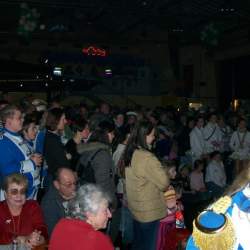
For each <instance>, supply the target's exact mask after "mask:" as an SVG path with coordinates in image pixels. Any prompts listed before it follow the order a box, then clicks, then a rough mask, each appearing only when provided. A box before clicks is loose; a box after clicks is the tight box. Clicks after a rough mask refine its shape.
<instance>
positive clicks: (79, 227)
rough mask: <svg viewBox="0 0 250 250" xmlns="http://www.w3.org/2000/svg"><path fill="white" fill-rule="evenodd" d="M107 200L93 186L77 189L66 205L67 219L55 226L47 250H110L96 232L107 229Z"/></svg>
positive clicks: (105, 196) (107, 241) (108, 241)
mask: <svg viewBox="0 0 250 250" xmlns="http://www.w3.org/2000/svg"><path fill="white" fill-rule="evenodd" d="M108 204H109V197H108V196H107V195H106V193H104V192H103V191H102V189H101V188H99V187H98V186H96V185H94V184H86V185H84V186H81V187H80V188H79V190H78V192H77V195H76V197H75V198H74V199H73V200H72V201H71V202H70V204H69V217H70V218H67V219H61V220H60V221H59V223H58V224H57V225H56V227H55V229H54V231H53V233H52V236H51V240H50V246H49V250H59V249H60V250H69V249H70V250H81V249H82V250H83V249H84V250H88V249H89V250H90V249H91V250H95V249H96V250H100V249H102V250H110V249H114V248H113V246H112V243H111V241H110V240H109V238H108V237H107V236H106V235H104V234H103V233H102V232H99V231H98V230H99V229H103V228H105V227H106V226H107V222H108V220H109V218H111V213H110V210H109V208H108Z"/></svg>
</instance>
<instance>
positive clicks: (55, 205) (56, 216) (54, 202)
mask: <svg viewBox="0 0 250 250" xmlns="http://www.w3.org/2000/svg"><path fill="white" fill-rule="evenodd" d="M66 205H67V201H65V200H64V199H63V198H62V197H61V195H60V194H59V192H58V190H57V189H56V188H55V187H54V185H51V186H50V189H49V191H48V192H47V193H46V194H45V195H44V197H43V199H42V202H41V207H42V211H43V215H44V219H45V223H46V225H47V227H48V233H49V236H51V233H52V231H53V229H54V227H55V225H56V224H57V222H58V221H59V220H60V219H61V218H64V217H65V215H66V214H65V213H66V208H67V206H66Z"/></svg>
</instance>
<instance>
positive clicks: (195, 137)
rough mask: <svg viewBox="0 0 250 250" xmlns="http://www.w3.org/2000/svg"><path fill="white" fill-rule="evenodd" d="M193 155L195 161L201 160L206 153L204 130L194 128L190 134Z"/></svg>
mask: <svg viewBox="0 0 250 250" xmlns="http://www.w3.org/2000/svg"><path fill="white" fill-rule="evenodd" d="M189 136H190V146H191V153H192V157H193V158H194V159H199V158H200V157H201V155H202V154H204V153H205V141H204V136H203V128H200V129H199V128H198V127H196V126H195V127H194V128H193V129H192V131H191V132H190V134H189Z"/></svg>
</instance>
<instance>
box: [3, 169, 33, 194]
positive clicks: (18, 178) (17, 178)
mask: <svg viewBox="0 0 250 250" xmlns="http://www.w3.org/2000/svg"><path fill="white" fill-rule="evenodd" d="M12 183H16V184H18V185H23V186H24V188H25V189H26V190H27V188H28V180H27V178H26V176H24V175H22V174H20V173H13V174H10V175H8V176H6V177H5V178H4V182H3V190H4V191H7V190H8V187H9V185H10V184H12Z"/></svg>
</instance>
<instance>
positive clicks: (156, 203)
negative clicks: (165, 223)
mask: <svg viewBox="0 0 250 250" xmlns="http://www.w3.org/2000/svg"><path fill="white" fill-rule="evenodd" d="M125 176H126V191H127V196H128V207H129V209H130V211H131V213H132V214H133V216H134V217H135V219H136V220H138V221H139V222H152V221H155V220H159V219H162V218H164V217H165V216H166V211H167V209H166V204H165V201H164V196H163V193H164V191H166V189H167V187H168V185H169V178H168V176H167V174H166V171H165V170H164V169H163V168H162V165H161V163H160V161H159V160H158V159H157V158H156V157H155V156H154V155H153V154H152V153H151V152H149V151H146V150H142V149H139V150H135V152H134V153H133V156H132V161H131V166H129V167H126V169H125Z"/></svg>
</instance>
